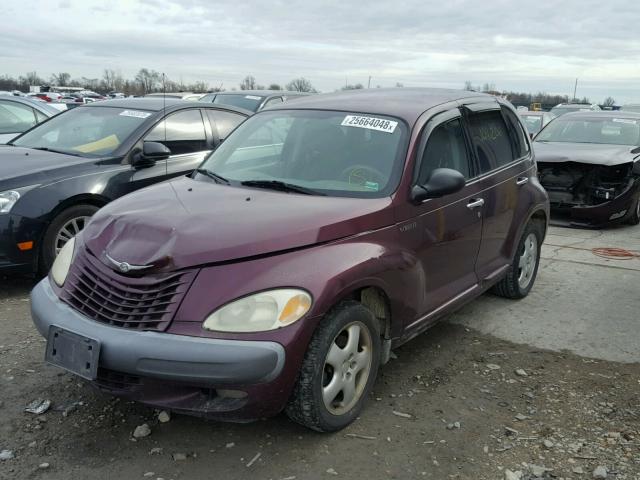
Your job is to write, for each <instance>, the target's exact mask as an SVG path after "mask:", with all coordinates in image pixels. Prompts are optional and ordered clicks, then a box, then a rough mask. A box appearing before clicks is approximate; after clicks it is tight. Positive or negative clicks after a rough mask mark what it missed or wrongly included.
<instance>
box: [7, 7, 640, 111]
mask: <svg viewBox="0 0 640 480" xmlns="http://www.w3.org/2000/svg"><path fill="white" fill-rule="evenodd" d="M6 3H7V4H6V5H3V8H2V10H3V13H2V18H3V22H2V28H1V29H0V75H3V74H8V75H13V76H17V75H23V74H25V73H26V72H29V71H36V72H37V73H38V74H39V75H40V76H41V77H44V78H49V76H50V75H51V74H53V73H57V72H69V73H70V74H71V76H72V77H74V78H75V77H82V76H84V77H89V78H100V77H101V76H102V72H103V70H104V69H105V68H109V69H114V70H116V71H119V72H120V73H121V74H122V75H123V76H125V77H131V78H132V77H133V76H134V75H135V73H136V72H137V71H138V70H139V69H140V68H143V67H145V68H148V69H153V70H157V71H159V72H164V73H165V74H166V75H167V77H169V78H171V79H173V80H176V81H180V80H182V81H184V82H185V83H188V82H194V81H197V80H203V81H205V82H207V83H209V85H211V86H214V85H215V86H219V85H220V84H222V86H223V88H225V89H231V88H237V86H238V84H239V82H240V81H241V80H242V79H243V78H244V77H245V76H246V75H249V74H250V75H253V76H254V77H255V78H256V80H257V82H258V83H260V84H263V85H268V84H270V83H278V84H282V85H283V84H286V83H287V82H288V81H290V80H291V79H293V78H296V77H300V76H302V77H305V78H307V79H309V80H310V81H311V82H312V84H313V85H314V87H316V88H317V89H318V90H321V91H325V92H326V91H333V90H336V89H339V88H340V87H342V86H344V85H345V83H350V84H355V83H362V84H363V85H365V86H367V84H368V82H369V77H371V86H372V87H375V86H378V85H379V86H381V87H389V86H394V85H396V83H398V82H399V83H402V84H403V85H404V86H407V87H409V86H410V87H448V88H463V86H464V82H465V81H467V80H469V81H471V82H472V83H473V85H483V84H485V83H489V84H494V85H495V86H496V89H498V90H501V91H502V90H514V91H524V92H532V93H535V92H539V91H544V92H547V93H553V94H561V95H569V94H572V92H573V87H574V82H575V79H576V78H578V88H577V96H578V97H583V96H587V97H589V98H590V99H591V100H592V101H594V102H602V101H603V100H604V98H606V97H607V96H612V97H613V98H615V99H616V101H617V103H619V104H622V103H629V102H637V103H640V30H639V23H638V21H639V20H640V2H637V1H636V2H634V1H629V0H622V1H620V0H608V1H606V2H603V1H602V0H598V1H591V0H563V1H562V2H558V1H557V0H554V1H547V0H537V1H532V0H529V1H527V2H520V1H515V0H512V1H502V0H485V1H483V2H479V1H477V0H475V1H467V0H446V1H442V0H439V1H432V0H403V1H390V0H383V1H379V0H367V1H358V2H356V1H353V0H351V1H349V0H341V1H334V0H318V1H315V2H312V1H309V0H305V1H298V0H288V1H280V0H272V1H270V2H257V1H255V0H215V1H210V0H143V1H139V2H134V1H125V0H113V1H110V2H105V1H104V0H101V1H93V0H81V1H79V0H60V1H58V2H56V1H32V0H23V1H21V2H6Z"/></svg>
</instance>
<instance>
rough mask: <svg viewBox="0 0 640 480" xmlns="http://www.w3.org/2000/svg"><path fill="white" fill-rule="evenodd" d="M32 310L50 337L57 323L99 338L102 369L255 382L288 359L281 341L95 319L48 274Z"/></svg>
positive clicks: (174, 378)
mask: <svg viewBox="0 0 640 480" xmlns="http://www.w3.org/2000/svg"><path fill="white" fill-rule="evenodd" d="M31 315H32V318H33V322H34V324H35V326H36V328H37V329H38V331H39V332H40V333H41V334H42V335H43V336H45V337H46V336H47V333H48V331H49V327H51V326H52V325H55V326H58V327H60V328H63V329H65V330H69V331H71V332H74V333H77V334H79V335H83V336H85V337H89V338H93V339H95V340H97V341H98V342H100V344H101V351H100V359H99V365H100V368H102V369H108V370H109V371H114V372H121V373H126V374H129V375H131V376H136V377H143V378H147V379H155V380H162V381H165V382H169V383H171V382H176V383H180V384H182V385H188V384H192V385H197V386H199V387H202V386H216V387H220V386H235V385H254V384H262V383H268V382H271V381H273V380H274V379H275V378H276V377H278V375H279V374H280V372H281V371H282V369H283V366H284V362H285V350H284V348H283V347H282V345H280V344H279V343H276V342H267V341H244V340H222V339H214V338H201V337H190V336H185V335H174V334H169V333H158V332H145V331H137V330H128V329H124V328H118V327H112V326H109V325H104V324H101V323H98V322H95V321H93V320H91V319H89V318H87V317H85V316H84V315H82V314H80V313H79V312H77V311H75V310H73V309H72V308H71V307H69V306H68V305H67V304H65V303H63V302H62V301H61V300H60V299H59V298H58V297H57V296H56V294H55V293H54V292H53V290H52V288H51V285H50V283H49V279H48V278H45V279H44V280H42V281H41V282H40V283H38V285H36V287H35V288H34V289H33V291H32V293H31ZM154 383H157V382H154ZM142 401H144V400H142Z"/></svg>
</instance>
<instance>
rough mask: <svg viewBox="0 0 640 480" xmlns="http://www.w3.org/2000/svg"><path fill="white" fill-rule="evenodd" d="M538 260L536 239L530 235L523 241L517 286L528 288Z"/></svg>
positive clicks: (533, 234) (532, 234) (533, 235)
mask: <svg viewBox="0 0 640 480" xmlns="http://www.w3.org/2000/svg"><path fill="white" fill-rule="evenodd" d="M537 259H538V237H536V235H535V233H530V234H529V235H527V238H525V240H524V249H523V252H522V255H520V259H519V261H518V285H520V288H522V289H525V288H527V287H528V286H529V283H530V282H531V279H532V278H533V273H534V272H535V269H536V262H537Z"/></svg>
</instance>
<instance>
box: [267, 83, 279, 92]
mask: <svg viewBox="0 0 640 480" xmlns="http://www.w3.org/2000/svg"><path fill="white" fill-rule="evenodd" d="M269 90H282V87H281V86H280V85H278V84H277V83H272V84H270V85H269Z"/></svg>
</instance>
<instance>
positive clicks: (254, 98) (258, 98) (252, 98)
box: [244, 95, 262, 100]
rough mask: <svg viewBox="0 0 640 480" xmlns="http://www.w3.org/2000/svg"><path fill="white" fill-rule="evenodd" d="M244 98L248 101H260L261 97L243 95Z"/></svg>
mask: <svg viewBox="0 0 640 480" xmlns="http://www.w3.org/2000/svg"><path fill="white" fill-rule="evenodd" d="M244 98H248V99H249V100H260V98H262V97H256V96H255V95H245V96H244Z"/></svg>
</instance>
